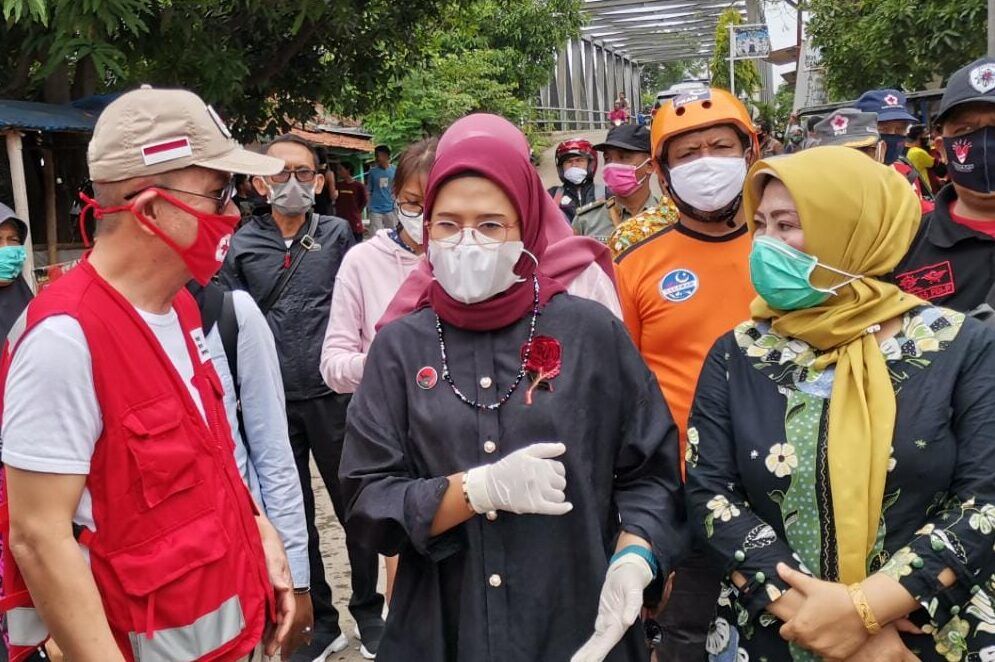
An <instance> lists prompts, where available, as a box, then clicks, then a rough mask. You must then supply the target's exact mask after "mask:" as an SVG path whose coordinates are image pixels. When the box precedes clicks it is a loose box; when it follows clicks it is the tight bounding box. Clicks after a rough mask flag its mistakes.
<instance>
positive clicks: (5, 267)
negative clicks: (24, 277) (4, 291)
mask: <svg viewBox="0 0 995 662" xmlns="http://www.w3.org/2000/svg"><path fill="white" fill-rule="evenodd" d="M27 259H28V254H27V252H26V251H25V250H24V246H4V247H3V248H0V280H14V279H15V278H17V277H18V276H20V275H21V269H22V268H23V267H24V261H25V260H27Z"/></svg>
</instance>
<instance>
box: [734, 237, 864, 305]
mask: <svg viewBox="0 0 995 662" xmlns="http://www.w3.org/2000/svg"><path fill="white" fill-rule="evenodd" d="M816 267H822V268H823V269H828V270H829V271H832V272H833V273H836V274H840V275H841V276H845V277H846V278H847V280H846V281H844V282H842V283H840V284H839V285H837V286H835V287H832V288H829V289H822V288H818V287H815V286H814V285H812V280H811V279H812V272H813V271H815V268H816ZM861 278H863V276H855V275H853V274H850V273H847V272H845V271H840V270H839V269H834V268H833V267H830V266H827V265H825V264H821V263H820V262H819V260H818V258H816V257H815V256H814V255H809V254H808V253H803V252H802V251H800V250H798V249H797V248H792V247H791V246H789V245H787V244H786V243H784V242H783V241H778V240H777V239H772V238H770V237H766V236H760V237H756V238H755V239H754V240H753V250H752V251H750V280H752V281H753V288H754V289H755V290H756V291H757V294H759V295H760V297H761V298H763V300H764V301H766V302H767V304H768V305H769V306H770V307H771V308H774V309H775V310H801V309H803V308H812V307H813V306H818V305H819V304H821V303H822V302H824V301H825V300H826V299H828V298H829V297H830V296H833V295H834V294H836V293H837V291H839V289H840V288H841V287H843V286H845V285H849V284H850V283H852V282H853V281H855V280H860V279H861Z"/></svg>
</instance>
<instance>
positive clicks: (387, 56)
mask: <svg viewBox="0 0 995 662" xmlns="http://www.w3.org/2000/svg"><path fill="white" fill-rule="evenodd" d="M479 2H481V0H286V1H281V2H273V1H272V0H0V10H2V20H0V97H14V98H21V99H29V100H44V101H51V102H66V101H70V100H72V99H76V98H80V97H84V96H87V95H90V94H93V93H100V92H105V91H116V90H121V89H127V88H128V87H132V86H135V85H137V84H139V83H145V82H147V83H151V84H153V85H163V86H167V85H168V86H183V87H187V88H190V89H192V90H195V91H197V92H198V93H199V94H201V96H203V97H204V98H205V99H206V100H207V101H208V102H209V103H213V104H214V105H215V106H216V107H217V108H218V109H219V110H220V111H222V113H223V114H224V115H225V116H226V118H227V119H228V120H229V121H230V123H231V124H232V128H233V131H234V132H235V133H236V134H238V135H240V136H241V137H250V136H253V135H255V134H257V133H259V132H260V129H262V130H263V131H264V132H269V133H273V132H276V131H278V130H282V129H285V128H286V127H287V126H288V125H289V124H291V123H297V122H302V121H304V120H306V119H310V118H311V116H312V115H313V114H314V107H315V104H318V103H320V104H322V105H324V106H325V107H326V108H328V109H330V110H332V111H334V112H339V113H344V114H357V113H362V112H364V111H367V110H370V109H372V108H376V107H378V106H380V105H381V104H383V103H385V102H386V101H387V99H388V98H389V94H390V92H391V85H392V83H393V82H394V81H397V80H400V79H401V78H402V77H403V76H405V75H406V74H407V73H408V72H409V71H411V70H412V69H415V68H417V66H418V65H419V64H421V63H423V62H424V61H425V60H426V59H427V58H429V57H430V56H431V52H430V51H431V48H432V47H433V46H434V45H436V44H437V40H438V34H439V31H440V29H442V27H443V26H444V25H445V22H446V21H448V20H451V19H450V18H448V17H447V16H451V15H454V14H455V15H459V14H461V13H463V11H464V10H465V9H467V8H468V7H471V6H473V5H475V4H477V3H479ZM543 4H545V3H543ZM512 38H513V36H512Z"/></svg>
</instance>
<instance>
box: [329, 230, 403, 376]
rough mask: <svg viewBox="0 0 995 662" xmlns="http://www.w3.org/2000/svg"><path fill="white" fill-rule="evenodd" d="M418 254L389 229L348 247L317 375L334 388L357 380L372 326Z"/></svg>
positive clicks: (374, 325)
mask: <svg viewBox="0 0 995 662" xmlns="http://www.w3.org/2000/svg"><path fill="white" fill-rule="evenodd" d="M420 259H421V257H419V256H417V255H415V254H414V253H411V252H409V251H406V250H404V249H403V248H401V247H400V246H398V245H397V243H396V242H395V241H394V240H393V239H391V238H390V236H389V230H380V231H379V232H377V233H376V234H375V235H374V236H373V238H372V239H370V240H369V241H365V242H363V243H361V244H359V245H358V246H356V247H354V248H352V249H351V250H350V251H349V252H348V253H346V256H345V259H343V260H342V266H340V267H339V272H338V275H337V276H336V277H335V290H334V291H333V292H332V310H331V315H330V316H329V318H328V328H327V329H326V331H325V341H324V343H323V344H322V346H321V376H322V377H323V378H324V380H325V383H326V384H328V387H329V388H331V389H332V390H333V391H335V392H336V393H352V392H354V391H355V390H356V388H357V387H358V386H359V382H360V380H361V379H362V378H363V367H364V366H365V365H366V352H367V351H369V349H370V344H372V343H373V336H374V335H375V334H376V331H375V330H374V327H376V324H377V322H378V321H380V318H381V317H383V314H384V312H385V311H386V310H387V306H388V304H390V302H391V300H392V299H393V298H394V295H395V294H397V290H398V289H400V287H401V283H403V282H404V279H405V278H407V277H408V274H409V273H411V270H412V269H414V268H415V267H416V266H417V265H418V261H419V260H420Z"/></svg>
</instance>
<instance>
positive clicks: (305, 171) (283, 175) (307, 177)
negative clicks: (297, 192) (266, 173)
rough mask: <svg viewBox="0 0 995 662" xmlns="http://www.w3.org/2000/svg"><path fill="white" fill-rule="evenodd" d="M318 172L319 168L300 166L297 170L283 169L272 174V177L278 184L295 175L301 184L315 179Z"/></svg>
mask: <svg viewBox="0 0 995 662" xmlns="http://www.w3.org/2000/svg"><path fill="white" fill-rule="evenodd" d="M317 174H318V171H317V170H312V169H311V168H298V169H297V170H281V171H280V172H278V173H276V174H275V175H270V177H269V178H270V179H272V180H273V181H274V182H276V183H277V184H284V183H286V182H289V181H290V176H291V175H293V176H294V179H296V180H297V181H299V182H300V183H301V184H307V183H308V182H313V181H314V176H315V175H317Z"/></svg>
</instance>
